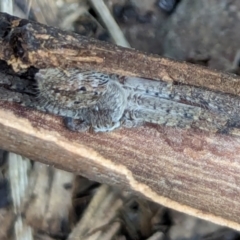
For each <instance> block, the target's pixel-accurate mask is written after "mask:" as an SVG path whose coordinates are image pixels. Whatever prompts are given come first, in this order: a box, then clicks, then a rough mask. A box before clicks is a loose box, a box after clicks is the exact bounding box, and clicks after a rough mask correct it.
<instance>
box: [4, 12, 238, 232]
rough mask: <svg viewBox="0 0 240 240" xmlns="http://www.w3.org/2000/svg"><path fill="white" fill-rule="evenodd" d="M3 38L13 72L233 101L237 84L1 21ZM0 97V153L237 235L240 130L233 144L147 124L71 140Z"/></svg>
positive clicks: (56, 125) (53, 119) (57, 125)
mask: <svg viewBox="0 0 240 240" xmlns="http://www.w3.org/2000/svg"><path fill="white" fill-rule="evenodd" d="M0 29H1V32H0V59H1V60H3V61H5V62H6V63H8V64H11V65H12V67H13V69H14V70H15V71H20V70H23V69H25V70H28V69H29V67H31V66H34V67H35V68H44V67H51V66H52V67H58V68H67V67H74V68H87V69H96V70H98V71H103V72H109V73H118V74H120V75H125V76H139V77H144V78H151V79H162V80H164V81H173V82H182V83H185V84H189V85H193V86H200V87H204V88H208V89H211V90H215V91H222V93H230V94H235V95H238V94H239V90H240V87H239V82H240V81H239V80H240V79H239V77H237V76H234V75H230V74H225V73H221V72H216V71H213V70H210V69H206V68H202V67H198V66H195V65H189V64H186V63H179V62H175V61H172V60H169V59H164V58H160V57H158V56H154V55H148V54H144V53H141V52H138V51H135V50H131V49H125V48H121V47H117V46H114V45H110V44H107V43H103V42H99V41H97V40H93V39H86V38H83V37H81V36H78V35H76V34H73V33H66V32H63V31H61V30H58V29H56V28H52V27H47V26H44V25H41V24H38V23H33V22H29V21H27V20H21V19H18V18H16V17H12V16H9V15H7V14H3V13H1V14H0ZM10 31H11V32H10ZM43 43H44V44H43ZM62 56H64V57H62ZM2 72H3V69H2ZM2 74H3V75H2V77H1V78H2V82H4V81H3V79H6V82H8V81H9V75H7V74H5V73H2ZM13 78H18V77H13ZM20 80H22V81H25V79H24V78H22V79H20ZM16 81H19V79H18V80H16ZM0 90H1V96H3V95H4V94H5V95H6V97H5V100H6V101H0V128H1V131H0V147H1V148H3V149H6V150H8V151H12V152H16V153H18V154H21V155H24V156H26V157H29V158H30V159H33V160H36V161H40V162H43V163H47V164H49V165H53V166H56V167H59V168H62V169H65V170H67V171H71V172H74V173H77V174H80V175H82V176H85V177H87V178H89V179H92V180H95V181H98V182H101V183H107V184H111V185H116V186H118V187H120V188H125V189H129V190H132V191H133V192H135V193H136V194H139V195H141V196H143V197H146V198H148V199H150V200H153V201H155V202H158V203H160V204H163V205H165V206H167V207H170V208H173V209H176V210H179V211H182V212H185V213H188V214H191V215H194V216H197V217H200V218H203V219H207V220H210V221H212V222H215V223H218V224H222V225H225V226H229V227H232V228H235V229H239V230H240V201H239V196H240V188H239V185H240V156H239V152H240V139H239V138H238V137H237V135H238V128H236V129H234V134H232V135H226V134H225V135H224V134H215V133H211V132H204V131H200V130H199V131H197V130H196V129H195V130H194V129H179V128H171V127H166V126H160V125H158V126H157V125H151V124H146V125H144V126H141V127H138V128H134V129H121V130H117V131H114V132H111V133H99V134H93V133H75V132H71V131H69V130H67V129H66V128H65V127H64V125H63V121H62V119H61V118H60V117H57V116H52V115H48V114H44V113H41V112H38V111H36V110H34V109H30V108H29V109H27V108H23V107H21V106H20V105H19V104H18V103H12V102H10V101H9V99H11V100H12V99H13V96H15V98H16V99H15V101H17V96H18V95H16V94H17V93H16V92H14V91H13V90H11V89H10V88H6V84H5V85H4V84H3V83H2V85H1V86H0ZM18 94H20V93H18ZM10 95H12V97H9V96H10ZM226 96H227V95H226Z"/></svg>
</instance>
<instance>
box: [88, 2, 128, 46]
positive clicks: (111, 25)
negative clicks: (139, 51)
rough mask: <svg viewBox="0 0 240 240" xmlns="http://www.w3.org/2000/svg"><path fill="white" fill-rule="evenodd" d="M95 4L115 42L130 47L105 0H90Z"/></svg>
mask: <svg viewBox="0 0 240 240" xmlns="http://www.w3.org/2000/svg"><path fill="white" fill-rule="evenodd" d="M89 2H90V3H91V4H92V5H93V7H94V8H95V10H96V12H97V13H98V14H99V16H100V18H101V19H102V21H103V23H104V24H105V26H106V28H107V29H108V31H109V33H110V34H111V36H112V38H113V40H114V42H115V43H116V44H117V45H119V46H122V47H130V44H129V43H128V41H127V40H126V38H125V36H124V34H123V33H122V30H121V29H120V27H119V26H118V25H117V23H116V21H115V20H114V18H113V17H112V15H111V13H110V11H109V9H108V8H107V6H106V5H105V3H104V1H103V0H89Z"/></svg>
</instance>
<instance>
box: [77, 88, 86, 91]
mask: <svg viewBox="0 0 240 240" xmlns="http://www.w3.org/2000/svg"><path fill="white" fill-rule="evenodd" d="M78 91H84V92H86V91H87V89H86V88H85V87H81V88H79V89H78Z"/></svg>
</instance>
